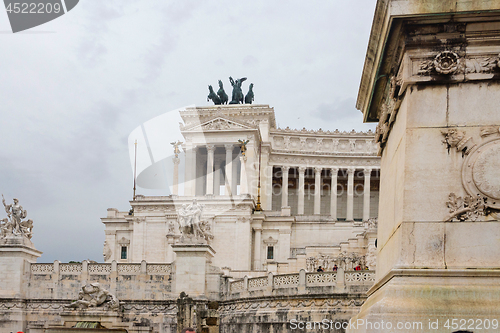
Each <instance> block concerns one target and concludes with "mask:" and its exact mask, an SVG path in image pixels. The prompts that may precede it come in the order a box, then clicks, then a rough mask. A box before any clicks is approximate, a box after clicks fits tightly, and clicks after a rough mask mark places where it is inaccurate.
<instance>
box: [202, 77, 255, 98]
mask: <svg viewBox="0 0 500 333" xmlns="http://www.w3.org/2000/svg"><path fill="white" fill-rule="evenodd" d="M246 79H247V78H246V77H242V78H241V79H236V80H233V78H232V77H229V82H231V85H232V86H233V93H232V98H231V101H230V102H229V104H252V102H253V101H254V95H253V83H250V87H249V89H248V93H247V94H246V96H244V95H243V91H242V89H241V84H242V83H243V82H244V81H246ZM208 91H209V94H208V96H207V102H208V101H210V100H212V101H213V102H214V104H215V105H221V104H228V100H229V97H228V96H227V94H226V92H225V91H224V86H223V84H222V81H221V80H219V90H218V91H217V93H215V91H214V89H213V88H212V86H211V85H209V86H208Z"/></svg>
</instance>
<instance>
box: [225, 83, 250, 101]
mask: <svg viewBox="0 0 500 333" xmlns="http://www.w3.org/2000/svg"><path fill="white" fill-rule="evenodd" d="M246 79H247V78H246V77H242V78H241V79H236V81H234V80H233V78H232V77H229V82H231V85H232V86H233V96H232V97H233V98H232V100H231V102H229V104H240V103H241V104H243V92H242V90H241V84H242V83H243V81H245V80H246Z"/></svg>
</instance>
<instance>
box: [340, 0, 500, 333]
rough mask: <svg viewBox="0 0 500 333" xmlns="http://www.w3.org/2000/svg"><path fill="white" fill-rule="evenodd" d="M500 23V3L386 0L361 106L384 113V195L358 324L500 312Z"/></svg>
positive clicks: (378, 117)
mask: <svg viewBox="0 0 500 333" xmlns="http://www.w3.org/2000/svg"><path fill="white" fill-rule="evenodd" d="M499 30H500V2H498V1H465V0H462V1H442V0H436V1H417V0H406V1H395V0H394V1H378V3H377V9H376V13H375V18H374V21H373V27H372V32H371V37H370V41H369V46H368V50H367V55H366V60H365V66H364V70H363V75H362V79H361V85H360V89H359V95H358V101H357V107H358V109H360V110H361V111H362V112H363V114H364V120H365V122H378V126H377V130H376V141H377V142H378V143H379V144H380V149H381V150H380V153H381V170H382V171H383V173H382V177H381V181H380V184H381V187H380V197H381V198H384V199H383V200H381V201H380V206H379V219H378V234H377V241H378V249H377V274H376V282H375V285H374V286H373V287H372V288H371V289H370V291H369V297H368V299H367V301H366V303H365V304H364V305H363V306H362V307H361V311H360V313H359V314H358V315H357V316H355V317H354V318H353V319H352V322H356V321H358V322H359V323H363V324H362V325H360V326H358V327H355V328H353V327H350V328H349V329H348V332H380V331H383V332H403V331H404V332H420V331H422V330H423V331H426V329H430V328H431V327H429V326H428V325H429V323H431V322H432V323H435V322H439V323H440V325H441V326H439V328H437V327H436V329H438V331H440V332H444V331H448V330H445V327H444V326H443V325H444V324H445V323H446V321H447V320H452V319H454V318H459V320H462V321H466V322H470V321H476V320H481V321H486V320H489V321H491V320H494V319H496V320H497V319H498V318H499V317H500V307H499V304H500V270H499V268H500V265H499V263H498V257H499V256H500V242H498V237H499V236H500V222H499V216H500V192H499V191H498V189H499V188H500V177H499V176H498V175H499V174H498V169H499V166H500V148H499V147H500V131H499V130H500V113H499V112H498V101H499V100H500V81H499V79H500V57H499V55H500V41H499V39H498V31H499ZM383 322H385V323H390V324H391V325H392V327H388V326H385V327H381V326H380V325H381V323H383ZM367 323H371V324H370V325H367ZM398 323H402V325H403V327H397V324H398ZM405 323H408V324H409V325H410V326H411V327H407V326H404V325H405ZM449 323H451V322H449ZM412 325H413V326H412ZM414 325H417V326H414ZM432 328H433V327H432ZM433 329H434V328H433ZM450 329H451V326H450ZM479 329H481V331H482V332H486V331H487V332H494V331H495V330H494V329H493V328H492V327H480V328H479Z"/></svg>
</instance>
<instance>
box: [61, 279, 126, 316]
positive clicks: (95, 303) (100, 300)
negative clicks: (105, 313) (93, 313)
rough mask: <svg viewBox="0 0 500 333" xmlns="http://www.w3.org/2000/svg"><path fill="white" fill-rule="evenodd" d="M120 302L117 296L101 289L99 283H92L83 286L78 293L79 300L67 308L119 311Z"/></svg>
mask: <svg viewBox="0 0 500 333" xmlns="http://www.w3.org/2000/svg"><path fill="white" fill-rule="evenodd" d="M119 306H120V302H119V301H118V299H117V298H116V296H115V295H113V294H111V293H110V292H109V291H107V290H106V289H104V288H103V287H101V285H100V284H99V283H91V284H86V285H84V286H82V290H80V292H79V293H78V300H76V301H74V302H73V303H71V304H69V305H66V308H72V309H87V308H92V307H103V308H105V309H106V310H117V309H118V308H119Z"/></svg>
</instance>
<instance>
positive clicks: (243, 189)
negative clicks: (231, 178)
mask: <svg viewBox="0 0 500 333" xmlns="http://www.w3.org/2000/svg"><path fill="white" fill-rule="evenodd" d="M240 162H241V171H240V175H241V176H240V178H241V180H240V192H241V194H248V180H247V170H246V164H247V163H246V162H247V157H246V156H240Z"/></svg>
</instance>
